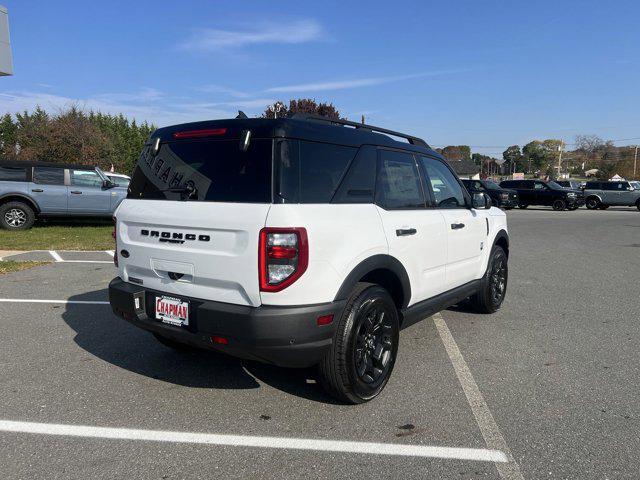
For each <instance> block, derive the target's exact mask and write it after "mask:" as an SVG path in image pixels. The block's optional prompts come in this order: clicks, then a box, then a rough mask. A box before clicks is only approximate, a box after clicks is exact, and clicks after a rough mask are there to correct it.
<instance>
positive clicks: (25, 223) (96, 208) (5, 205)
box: [0, 160, 127, 230]
mask: <svg viewBox="0 0 640 480" xmlns="http://www.w3.org/2000/svg"><path fill="white" fill-rule="evenodd" d="M126 196H127V189H126V188H122V187H117V186H116V185H115V183H113V182H112V181H111V180H109V179H108V178H107V177H106V175H105V174H104V172H102V170H100V169H99V168H98V167H92V166H87V165H61V164H57V163H45V162H26V161H2V160H0V227H2V228H4V229H7V230H26V229H28V228H30V227H31V226H32V225H33V222H34V221H35V219H36V217H107V218H109V217H111V216H112V215H113V212H114V211H115V209H116V208H117V207H118V205H120V202H121V201H122V200H123V199H124V198H125V197H126Z"/></svg>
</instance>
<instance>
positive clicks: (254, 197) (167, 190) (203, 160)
mask: <svg viewBox="0 0 640 480" xmlns="http://www.w3.org/2000/svg"><path fill="white" fill-rule="evenodd" d="M272 147H273V141H272V140H270V139H253V140H251V143H250V144H249V148H248V149H247V151H242V150H241V149H240V147H239V143H238V140H189V141H186V140H178V141H173V142H166V143H163V144H161V146H160V149H159V151H158V153H157V154H156V155H153V154H152V152H151V149H150V146H145V148H144V150H143V151H142V154H141V156H140V160H139V162H138V166H137V167H136V170H135V172H134V174H133V177H132V179H131V184H130V186H129V195H128V198H137V199H149V200H191V201H194V200H198V201H207V202H239V203H270V202H271V164H272V156H273V152H272V150H273V149H272Z"/></svg>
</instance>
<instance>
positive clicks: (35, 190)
mask: <svg viewBox="0 0 640 480" xmlns="http://www.w3.org/2000/svg"><path fill="white" fill-rule="evenodd" d="M31 191H32V192H35V193H42V192H44V190H43V189H41V188H32V189H31Z"/></svg>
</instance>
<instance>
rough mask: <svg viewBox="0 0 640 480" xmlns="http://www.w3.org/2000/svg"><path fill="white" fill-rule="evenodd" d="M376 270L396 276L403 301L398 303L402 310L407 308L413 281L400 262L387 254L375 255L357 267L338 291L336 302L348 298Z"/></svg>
mask: <svg viewBox="0 0 640 480" xmlns="http://www.w3.org/2000/svg"><path fill="white" fill-rule="evenodd" d="M376 270H388V271H390V272H391V273H393V274H394V275H395V277H396V278H397V280H398V281H399V283H400V286H401V288H402V292H401V293H402V299H401V300H400V301H399V302H398V303H399V304H400V307H401V308H405V307H406V306H407V305H408V304H409V300H410V299H411V281H410V280H409V275H408V274H407V270H406V269H405V268H404V265H402V263H401V262H400V260H398V259H397V258H395V257H392V256H391V255H385V254H379V255H373V256H371V257H368V258H366V259H365V260H363V261H361V262H360V263H359V264H358V265H356V266H355V267H354V268H353V269H352V270H351V272H350V273H349V274H348V275H347V276H346V277H345V279H344V281H343V282H342V285H341V286H340V288H339V289H338V293H336V296H335V298H334V301H336V300H345V299H346V298H348V297H349V294H350V293H351V291H352V290H353V288H354V287H355V286H356V284H357V283H358V282H359V281H360V280H361V279H362V278H363V277H365V276H366V275H367V274H370V273H372V272H375V271H376Z"/></svg>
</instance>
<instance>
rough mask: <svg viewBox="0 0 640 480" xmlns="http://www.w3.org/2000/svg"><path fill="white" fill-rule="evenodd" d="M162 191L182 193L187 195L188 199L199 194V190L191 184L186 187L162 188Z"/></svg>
mask: <svg viewBox="0 0 640 480" xmlns="http://www.w3.org/2000/svg"><path fill="white" fill-rule="evenodd" d="M160 191H161V192H171V193H180V194H185V195H187V199H189V198H191V197H193V196H194V195H197V193H198V190H197V189H196V187H194V186H193V185H191V184H187V185H185V186H184V187H171V188H165V189H163V190H160Z"/></svg>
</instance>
